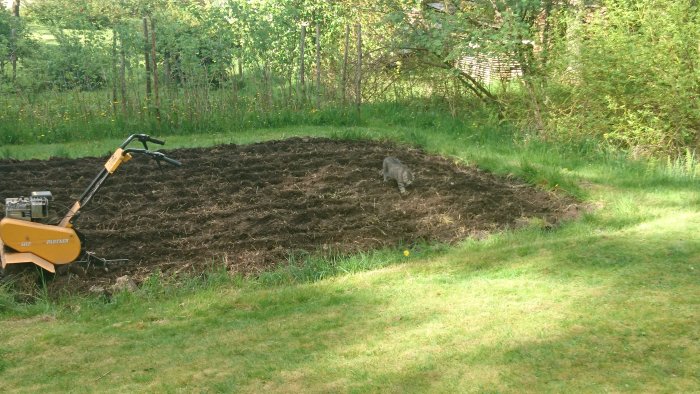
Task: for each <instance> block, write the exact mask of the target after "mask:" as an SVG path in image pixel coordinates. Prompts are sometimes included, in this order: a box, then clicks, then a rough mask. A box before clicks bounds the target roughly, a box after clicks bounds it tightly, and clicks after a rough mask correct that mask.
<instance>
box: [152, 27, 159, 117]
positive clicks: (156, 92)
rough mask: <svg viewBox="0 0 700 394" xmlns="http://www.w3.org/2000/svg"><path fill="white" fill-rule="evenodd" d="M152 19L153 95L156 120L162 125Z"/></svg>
mask: <svg viewBox="0 0 700 394" xmlns="http://www.w3.org/2000/svg"><path fill="white" fill-rule="evenodd" d="M150 19H151V60H152V61H153V68H152V70H153V94H154V98H155V104H156V119H157V120H158V123H159V124H160V97H158V62H156V25H155V22H153V17H150Z"/></svg>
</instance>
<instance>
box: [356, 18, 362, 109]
mask: <svg viewBox="0 0 700 394" xmlns="http://www.w3.org/2000/svg"><path fill="white" fill-rule="evenodd" d="M355 31H356V32H357V70H356V71H355V103H356V104H357V114H358V115H359V114H360V106H361V105H362V25H360V24H359V23H358V24H357V25H356V26H355Z"/></svg>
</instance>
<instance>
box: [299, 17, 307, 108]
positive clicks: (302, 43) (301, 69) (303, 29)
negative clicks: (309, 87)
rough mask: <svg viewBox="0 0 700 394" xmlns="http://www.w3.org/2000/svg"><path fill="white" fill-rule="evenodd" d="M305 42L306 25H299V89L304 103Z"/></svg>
mask: <svg viewBox="0 0 700 394" xmlns="http://www.w3.org/2000/svg"><path fill="white" fill-rule="evenodd" d="M305 41H306V25H303V24H302V25H301V41H300V42H299V57H300V60H299V89H300V91H301V100H302V101H306V86H305V81H304V47H305Z"/></svg>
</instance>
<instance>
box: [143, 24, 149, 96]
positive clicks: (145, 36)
mask: <svg viewBox="0 0 700 394" xmlns="http://www.w3.org/2000/svg"><path fill="white" fill-rule="evenodd" d="M149 39H150V37H149V34H148V19H147V18H146V17H145V16H144V17H143V41H144V42H143V59H144V61H145V63H146V106H147V107H150V106H151V56H150V49H149V46H150V45H148V41H149Z"/></svg>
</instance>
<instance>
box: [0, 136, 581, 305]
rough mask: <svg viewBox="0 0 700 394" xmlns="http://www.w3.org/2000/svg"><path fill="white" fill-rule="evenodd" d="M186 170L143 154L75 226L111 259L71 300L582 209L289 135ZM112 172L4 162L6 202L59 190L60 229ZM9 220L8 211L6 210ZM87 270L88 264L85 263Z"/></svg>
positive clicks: (210, 151)
mask: <svg viewBox="0 0 700 394" xmlns="http://www.w3.org/2000/svg"><path fill="white" fill-rule="evenodd" d="M168 155H169V156H171V157H173V158H176V159H178V160H180V161H182V163H183V164H184V165H183V166H182V167H180V168H175V167H169V166H164V168H163V169H162V170H160V169H158V167H157V166H156V164H155V163H154V162H153V161H150V160H149V159H147V158H145V157H135V158H134V159H133V160H132V161H129V162H127V163H125V164H124V165H122V167H120V168H119V170H118V171H117V172H116V173H115V174H114V175H113V176H112V177H110V178H109V179H108V180H107V181H106V182H105V184H104V186H103V187H102V189H100V191H99V192H98V193H97V194H96V195H95V197H94V199H93V200H92V202H91V203H90V204H89V205H88V206H87V207H85V209H84V211H83V212H82V215H81V216H80V217H79V219H78V220H77V221H76V222H75V224H76V226H75V227H76V228H77V229H78V230H79V231H80V232H81V233H82V234H83V235H84V238H85V240H86V241H85V244H84V248H85V250H87V251H90V252H93V253H94V255H95V256H99V257H101V258H104V259H108V260H117V259H128V261H113V262H110V263H108V264H107V269H104V268H102V267H98V266H97V265H95V264H91V265H90V266H85V267H84V268H85V269H84V270H82V271H81V275H71V274H66V276H68V277H69V278H70V280H63V279H61V276H59V277H57V279H56V280H55V281H53V282H52V283H51V284H50V286H51V287H53V288H54V290H55V289H57V288H60V289H61V291H68V292H74V291H86V290H87V289H89V288H91V287H92V288H93V289H94V288H110V287H111V286H114V283H115V282H116V279H117V278H123V277H125V276H127V277H128V278H131V279H133V280H135V281H136V282H139V281H141V280H143V278H145V277H146V276H148V275H149V274H151V273H152V272H155V271H156V270H160V271H161V272H166V273H167V272H169V273H184V272H192V273H196V272H200V271H203V270H205V269H208V268H210V267H211V266H212V265H218V266H221V265H222V264H225V265H226V267H227V269H229V270H231V271H236V272H240V273H243V274H251V273H256V272H260V271H262V270H267V269H270V268H271V267H273V266H275V265H277V264H284V263H285V262H286V259H287V257H288V256H289V255H290V254H294V253H298V252H302V251H303V252H308V253H321V254H323V253H341V254H347V253H352V252H357V251H366V250H370V249H376V248H382V247H398V246H399V245H411V244H414V243H417V242H447V243H450V242H455V241H459V240H462V239H465V238H467V237H481V236H483V235H484V234H487V233H490V232H493V231H499V230H503V229H506V228H512V227H515V226H517V225H518V224H519V223H523V222H527V221H528V219H530V218H538V219H537V220H540V221H541V222H543V223H548V224H556V223H557V222H558V221H559V220H560V219H561V218H563V217H571V216H572V212H573V213H575V212H576V210H577V207H576V205H575V204H574V202H573V200H572V199H570V198H568V197H564V196H560V195H557V194H554V193H551V192H547V191H543V190H539V189H536V188H534V187H532V186H530V185H528V184H526V183H524V182H521V181H518V180H513V179H506V178H502V177H497V176H495V175H493V174H491V173H488V172H486V171H483V170H480V169H478V168H476V167H467V166H463V165H460V164H457V163H455V162H454V161H452V160H449V159H446V158H443V157H439V156H435V155H430V154H427V153H425V152H424V151H422V150H420V149H413V148H407V147H404V146H398V145H395V144H393V143H387V142H373V141H339V140H330V139H320V138H319V139H315V138H313V139H311V138H292V139H287V140H282V141H270V142H264V143H257V144H252V145H244V146H237V145H224V146H217V147H214V148H202V149H176V150H171V151H169V152H168ZM386 156H395V157H398V158H399V159H400V160H401V161H402V162H403V163H404V164H406V165H407V166H408V167H409V168H410V169H411V170H412V171H413V172H414V174H415V176H416V181H415V182H414V184H413V185H411V186H410V187H408V188H407V190H408V192H407V193H406V194H405V195H402V194H400V193H399V190H398V188H397V185H396V182H395V181H388V182H386V183H385V182H383V177H382V175H381V169H382V161H383V159H384V158H385V157H386ZM105 161H106V157H101V158H83V159H77V160H70V159H59V158H54V159H50V160H44V161H40V160H30V161H22V162H18V161H8V160H4V161H0V176H1V181H2V182H1V183H2V188H1V189H0V202H4V200H5V198H7V197H18V196H26V195H29V193H30V192H32V191H35V190H50V191H51V192H52V193H53V196H54V201H53V202H52V203H51V204H52V205H51V206H52V208H53V210H54V211H56V217H55V221H56V222H57V221H58V219H59V218H60V216H59V215H63V214H64V213H65V212H66V210H67V209H68V207H69V206H70V205H71V204H72V202H73V201H75V200H76V199H77V198H78V197H79V196H80V194H81V193H82V191H83V190H84V189H85V187H87V185H88V184H89V183H90V181H91V180H92V179H93V178H94V176H95V175H96V174H97V172H98V171H99V169H100V167H101V166H102V165H103V164H104V162H105ZM2 213H4V209H3V210H2ZM84 265H85V264H84Z"/></svg>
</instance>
